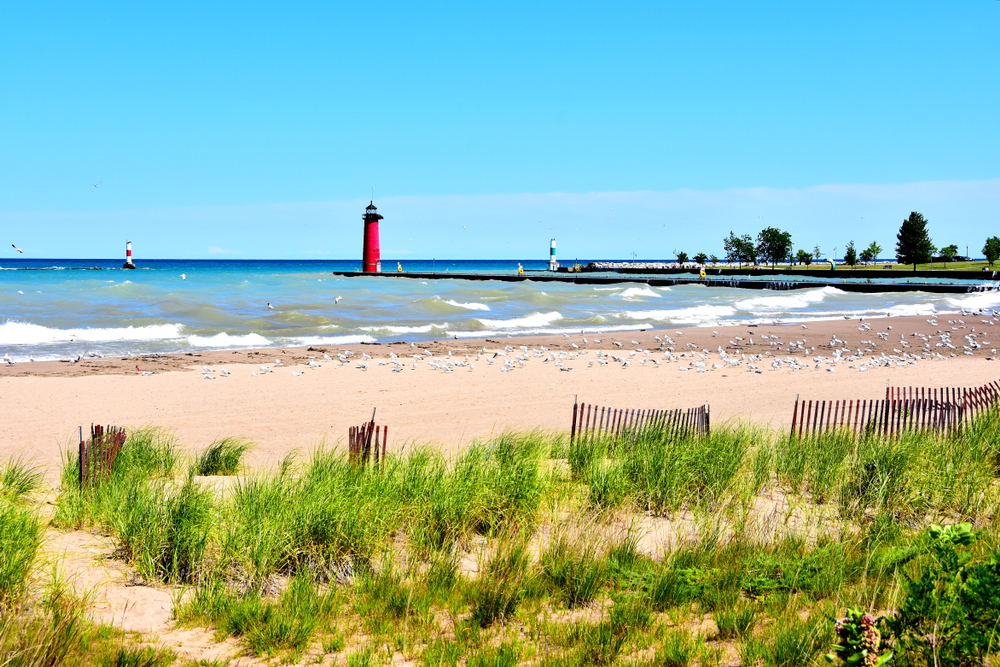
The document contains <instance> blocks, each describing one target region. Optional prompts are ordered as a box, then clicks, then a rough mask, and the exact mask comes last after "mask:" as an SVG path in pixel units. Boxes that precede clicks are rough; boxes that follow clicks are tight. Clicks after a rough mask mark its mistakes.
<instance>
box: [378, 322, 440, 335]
mask: <svg viewBox="0 0 1000 667" xmlns="http://www.w3.org/2000/svg"><path fill="white" fill-rule="evenodd" d="M446 328H448V325H447V324H425V325H423V326H410V327H406V326H395V325H389V324H386V325H382V326H377V327H361V329H362V330H363V331H388V332H389V333H396V334H409V333H430V332H431V331H433V330H434V329H446Z"/></svg>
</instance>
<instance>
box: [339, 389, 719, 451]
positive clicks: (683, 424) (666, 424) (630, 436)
mask: <svg viewBox="0 0 1000 667" xmlns="http://www.w3.org/2000/svg"><path fill="white" fill-rule="evenodd" d="M709 418H710V413H709V407H708V403H705V404H704V405H702V406H699V407H697V408H688V409H683V408H676V409H674V410H653V409H645V410H637V409H634V408H629V409H622V408H610V407H606V406H597V405H594V404H592V403H590V404H588V403H574V404H573V421H572V424H571V426H570V435H569V437H570V444H573V443H574V442H576V441H577V440H580V441H581V442H583V441H593V440H594V439H595V438H601V437H605V438H614V439H616V440H624V441H628V442H634V441H635V439H636V438H638V437H639V435H640V434H641V433H642V432H643V431H648V430H654V429H655V430H659V431H662V432H663V433H664V434H665V435H666V436H667V437H668V438H674V437H680V436H683V435H690V434H695V433H701V434H707V433H708V432H709ZM366 428H367V425H365V426H359V427H355V428H352V429H351V432H350V434H349V438H350V442H351V443H352V444H351V452H352V460H354V457H355V456H363V454H362V453H361V452H362V448H358V449H357V454H355V444H354V443H355V442H356V441H358V442H360V441H361V440H363V439H364V437H365V429H366ZM383 443H384V440H383ZM358 447H360V446H358ZM383 449H384V446H383ZM365 458H366V457H365Z"/></svg>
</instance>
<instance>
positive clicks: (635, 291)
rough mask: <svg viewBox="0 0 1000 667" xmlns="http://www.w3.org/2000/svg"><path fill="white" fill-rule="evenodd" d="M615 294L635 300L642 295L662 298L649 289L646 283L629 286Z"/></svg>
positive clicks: (627, 299)
mask: <svg viewBox="0 0 1000 667" xmlns="http://www.w3.org/2000/svg"><path fill="white" fill-rule="evenodd" d="M615 296H618V297H621V298H622V299H625V300H626V301H636V300H638V299H639V297H644V296H646V297H653V298H654V299H660V298H662V297H661V296H660V295H659V294H657V293H656V292H654V291H653V290H651V289H650V288H649V286H648V285H643V286H642V287H629V288H627V289H625V290H622V292H621V293H620V294H616V295H615Z"/></svg>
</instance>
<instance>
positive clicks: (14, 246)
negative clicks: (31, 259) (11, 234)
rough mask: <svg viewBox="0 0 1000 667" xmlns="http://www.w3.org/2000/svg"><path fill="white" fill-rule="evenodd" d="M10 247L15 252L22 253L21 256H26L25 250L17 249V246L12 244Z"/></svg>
mask: <svg viewBox="0 0 1000 667" xmlns="http://www.w3.org/2000/svg"><path fill="white" fill-rule="evenodd" d="M10 247H11V248H13V249H14V250H16V251H18V252H19V253H21V254H24V251H23V250H21V249H20V248H18V247H17V246H16V245H14V244H13V243H11V244H10Z"/></svg>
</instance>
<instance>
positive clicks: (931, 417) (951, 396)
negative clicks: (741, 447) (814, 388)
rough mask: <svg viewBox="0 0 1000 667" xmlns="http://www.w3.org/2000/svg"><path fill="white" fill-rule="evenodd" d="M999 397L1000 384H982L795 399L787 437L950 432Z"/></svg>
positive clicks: (964, 423) (957, 428) (903, 388)
mask: <svg viewBox="0 0 1000 667" xmlns="http://www.w3.org/2000/svg"><path fill="white" fill-rule="evenodd" d="M998 400H1000V384H998V383H996V382H991V383H989V384H987V385H984V386H982V387H975V388H960V387H944V388H932V387H886V390H885V398H884V399H877V400H864V399H862V400H857V401H854V400H846V401H812V400H810V401H800V400H799V397H798V396H796V397H795V408H794V410H793V411H792V430H791V433H790V435H791V436H792V437H807V436H814V435H818V434H820V433H827V432H829V431H847V432H849V433H850V434H851V435H852V436H855V437H857V436H859V435H872V434H880V435H884V436H892V435H895V434H898V433H903V432H914V431H933V432H935V433H940V434H942V435H947V434H950V433H955V432H957V431H959V430H961V429H962V428H963V427H964V426H965V425H966V424H968V423H969V422H971V420H972V419H974V418H975V417H976V416H978V415H980V414H982V413H983V412H985V411H987V410H989V409H991V408H992V407H993V406H995V405H996V404H997V401H998Z"/></svg>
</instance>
